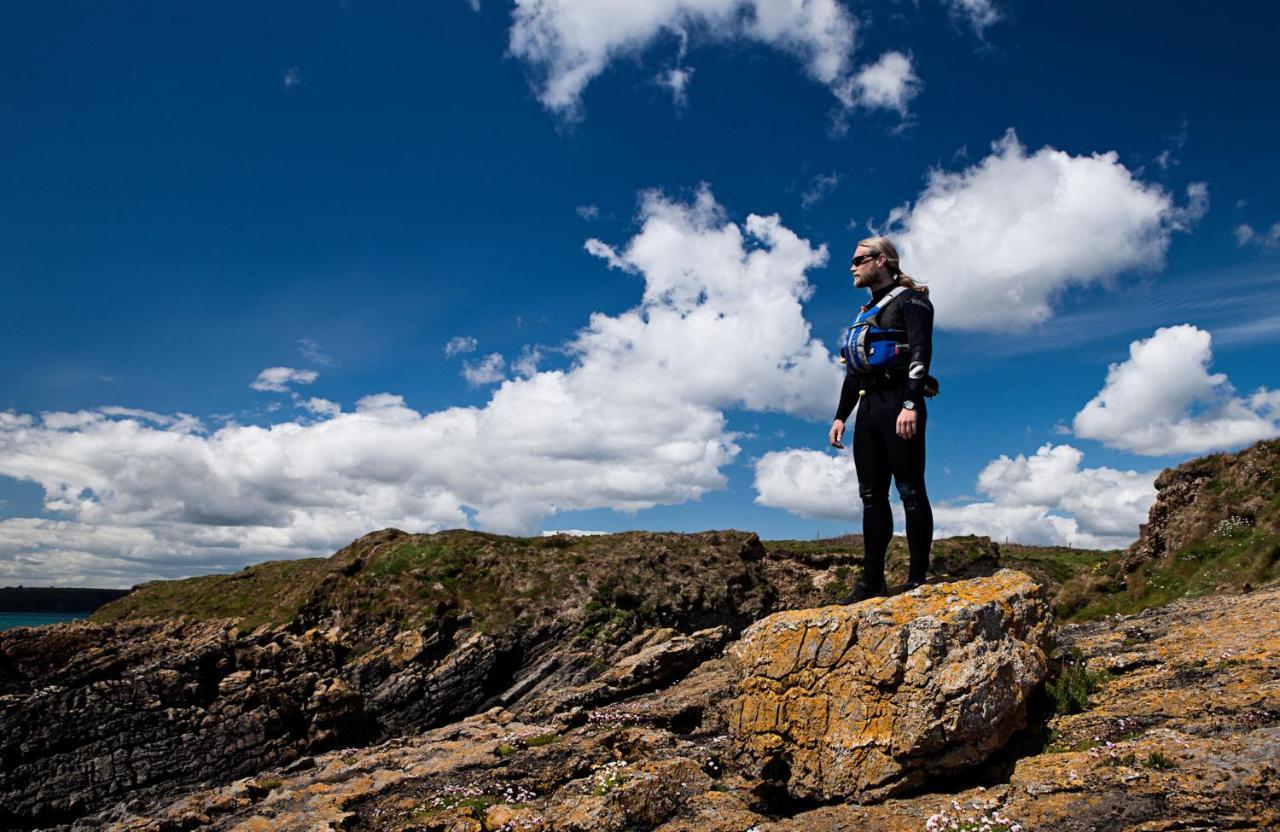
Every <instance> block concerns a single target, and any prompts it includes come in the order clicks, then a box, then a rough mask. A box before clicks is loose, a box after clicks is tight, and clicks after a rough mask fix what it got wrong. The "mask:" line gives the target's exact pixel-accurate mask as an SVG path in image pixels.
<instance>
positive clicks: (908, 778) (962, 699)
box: [727, 569, 1053, 801]
mask: <svg viewBox="0 0 1280 832" xmlns="http://www.w3.org/2000/svg"><path fill="white" fill-rule="evenodd" d="M1052 637H1053V615H1052V612H1051V611H1050V609H1049V606H1048V604H1047V602H1046V601H1045V598H1044V595H1043V592H1042V590H1041V587H1040V586H1039V585H1038V584H1036V583H1035V582H1033V581H1032V580H1031V578H1029V577H1028V576H1027V575H1025V574H1023V573H1020V572H1014V571H1011V570H1007V569H1006V570H1001V571H999V572H997V573H996V574H995V575H993V576H991V577H989V578H977V579H974V580H969V581H959V582H956V583H949V584H940V585H936V586H924V587H921V588H919V589H917V590H915V591H913V592H910V593H907V594H905V595H900V596H897V597H894V598H879V599H874V600H871V601H865V602H863V603H860V604H854V605H850V606H832V607H821V608H818V609H811V610H794V611H789V612H782V613H778V614H775V615H771V616H769V617H767V618H764V619H762V620H760V621H758V622H756V623H755V624H753V625H752V626H751V627H749V628H748V629H747V630H746V631H745V632H744V633H743V636H742V638H741V639H740V640H739V641H738V642H736V643H734V644H733V645H731V646H730V647H729V649H728V653H727V655H728V657H729V661H730V663H731V664H732V665H733V667H734V668H735V670H736V672H737V674H738V678H739V682H738V687H737V695H736V696H735V697H734V698H733V699H732V701H731V702H730V703H729V704H728V713H727V720H728V724H729V728H730V733H731V734H732V735H733V736H734V742H735V747H736V751H737V755H738V758H739V762H740V763H741V764H742V765H743V766H744V768H745V769H746V770H747V771H750V772H753V773H754V774H755V775H757V776H760V777H762V778H765V779H770V780H774V781H779V782H781V783H783V784H784V785H785V787H786V789H787V791H788V792H789V793H790V794H791V795H792V796H793V797H795V798H800V799H806V800H835V799H841V800H858V801H867V800H875V799H879V798H883V797H887V796H891V795H895V794H900V793H902V792H903V791H906V790H908V789H911V788H913V787H915V786H917V785H919V784H920V783H921V782H922V781H923V780H924V779H925V778H926V777H928V776H930V775H932V774H937V773H942V772H946V771H951V770H956V769H960V768H964V767H966V766H969V765H972V764H973V763H976V762H979V761H981V760H983V759H984V758H986V757H987V756H989V755H990V754H991V753H992V752H993V751H995V750H997V749H999V748H1000V747H1001V746H1002V745H1003V744H1004V743H1005V741H1006V740H1008V738H1009V736H1010V735H1011V734H1013V732H1014V731H1016V730H1017V729H1018V728H1019V727H1021V726H1022V725H1023V724H1024V720H1025V717H1026V707H1027V699H1028V697H1029V696H1030V695H1031V692H1032V691H1033V690H1034V689H1035V688H1036V687H1037V686H1038V685H1040V684H1041V683H1042V682H1043V681H1044V679H1045V677H1046V675H1047V672H1048V653H1049V651H1050V649H1051V641H1052Z"/></svg>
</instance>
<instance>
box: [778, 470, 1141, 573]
mask: <svg viewBox="0 0 1280 832" xmlns="http://www.w3.org/2000/svg"><path fill="white" fill-rule="evenodd" d="M1083 457H1084V455H1083V454H1082V453H1081V451H1079V450H1078V449H1076V448H1074V447H1072V446H1070V445H1056V446H1055V445H1045V446H1043V447H1041V448H1040V449H1039V450H1037V451H1036V453H1035V455H1034V456H1030V457H1028V456H1024V455H1022V454H1019V455H1018V456H1016V457H1014V458H1010V457H1008V456H1004V455H1002V456H1000V457H999V458H997V459H995V460H992V461H991V462H989V463H988V464H987V465H986V467H984V468H983V470H982V472H981V473H980V474H979V475H978V482H977V488H978V491H979V492H980V493H981V494H982V495H984V497H985V498H986V499H985V500H981V501H974V502H969V503H964V504H960V505H947V504H938V503H935V504H934V505H933V516H934V523H935V527H936V530H935V536H937V537H947V536H952V535H960V534H979V535H987V536H989V537H991V538H992V539H994V540H997V541H1003V540H1006V539H1007V540H1009V541H1011V542H1014V543H1027V544H1040V545H1072V546H1084V547H1089V548H1119V547H1123V546H1126V545H1128V544H1129V543H1131V542H1133V540H1134V539H1136V538H1137V536H1138V526H1139V524H1141V523H1143V522H1145V521H1146V518H1147V511H1148V510H1149V509H1150V507H1151V503H1152V502H1153V501H1154V500H1155V484H1154V483H1155V477H1156V474H1157V472H1155V471H1147V472H1143V471H1119V470H1115V469H1112V468H1082V467H1080V466H1081V462H1082V461H1083ZM755 489H756V502H757V503H758V504H760V505H765V506H771V507H774V508H781V509H784V510H786V511H789V512H791V513H792V514H797V515H800V516H802V517H813V518H822V519H827V520H846V521H853V520H856V519H858V518H859V517H861V515H862V506H861V503H860V498H859V496H858V481H857V475H856V473H855V469H854V465H853V460H852V459H850V458H849V457H848V456H847V455H840V456H834V455H832V454H829V453H824V452H820V451H810V450H796V449H791V450H786V451H775V452H771V453H767V454H765V455H764V456H763V457H761V458H760V460H759V461H758V462H757V463H756V471H755ZM894 505H895V506H896V502H895V503H894ZM898 528H899V531H901V528H902V527H901V519H900V518H899V520H898Z"/></svg>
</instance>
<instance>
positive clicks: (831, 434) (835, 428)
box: [827, 419, 844, 450]
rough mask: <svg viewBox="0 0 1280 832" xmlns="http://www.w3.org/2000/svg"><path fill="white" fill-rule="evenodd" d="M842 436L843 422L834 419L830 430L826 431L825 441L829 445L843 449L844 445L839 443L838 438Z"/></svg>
mask: <svg viewBox="0 0 1280 832" xmlns="http://www.w3.org/2000/svg"><path fill="white" fill-rule="evenodd" d="M843 438H844V422H842V421H840V420H839V419H836V420H835V421H834V422H832V423H831V430H829V431H828V432H827V441H829V442H830V443H831V447H833V448H839V449H841V450H844V445H841V444H840V440H841V439H843Z"/></svg>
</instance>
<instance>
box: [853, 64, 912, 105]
mask: <svg viewBox="0 0 1280 832" xmlns="http://www.w3.org/2000/svg"><path fill="white" fill-rule="evenodd" d="M854 85H855V87H856V89H857V90H858V100H859V102H860V103H861V104H862V106H864V107H883V108H884V109H886V110H896V111H897V112H898V113H899V114H901V115H906V113H907V104H908V103H909V102H910V101H911V99H912V98H914V97H915V96H916V93H918V92H919V91H920V79H919V78H918V77H917V76H916V72H915V69H914V68H913V67H912V66H911V58H909V57H907V56H906V55H904V54H902V53H901V52H886V53H884V54H883V55H881V56H880V60H878V61H876V62H875V63H874V64H870V65H869V66H866V67H864V68H863V69H862V70H861V71H859V72H858V74H857V75H856V76H855V77H854Z"/></svg>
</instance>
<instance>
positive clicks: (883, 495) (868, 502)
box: [858, 486, 889, 508]
mask: <svg viewBox="0 0 1280 832" xmlns="http://www.w3.org/2000/svg"><path fill="white" fill-rule="evenodd" d="M858 496H859V497H861V498H862V505H863V507H864V508H872V507H873V506H877V505H879V504H881V503H884V504H885V505H888V504H889V492H888V490H885V491H882V492H877V491H876V490H875V489H873V488H868V487H866V486H859V488H858Z"/></svg>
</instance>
